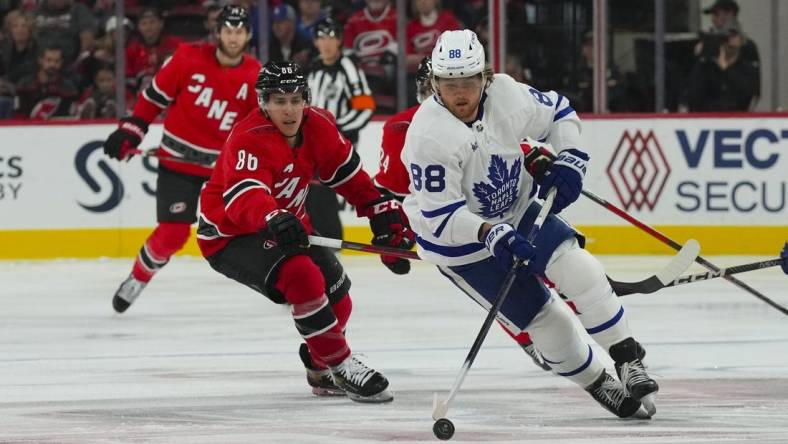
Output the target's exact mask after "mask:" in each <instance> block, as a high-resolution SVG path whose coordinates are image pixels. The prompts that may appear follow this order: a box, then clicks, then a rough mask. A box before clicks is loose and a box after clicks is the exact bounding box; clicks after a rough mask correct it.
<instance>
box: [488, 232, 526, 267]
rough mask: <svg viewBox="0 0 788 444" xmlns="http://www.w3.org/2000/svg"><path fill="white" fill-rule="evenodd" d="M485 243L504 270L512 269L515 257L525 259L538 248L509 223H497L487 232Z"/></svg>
mask: <svg viewBox="0 0 788 444" xmlns="http://www.w3.org/2000/svg"><path fill="white" fill-rule="evenodd" d="M484 245H486V246H487V249H488V250H490V253H492V255H493V257H495V260H496V261H498V264H499V265H500V266H501V267H503V269H504V270H506V271H509V270H511V269H512V265H513V264H514V261H515V259H517V260H521V261H525V260H529V259H531V258H532V257H534V255H535V254H536V248H535V247H534V246H533V245H531V243H530V242H528V240H527V239H526V238H525V237H523V235H521V234H520V233H518V232H517V230H515V229H514V227H513V226H511V225H509V224H503V223H501V224H496V225H493V226H492V228H490V231H488V232H487V236H486V237H485V238H484Z"/></svg>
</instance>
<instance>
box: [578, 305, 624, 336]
mask: <svg viewBox="0 0 788 444" xmlns="http://www.w3.org/2000/svg"><path fill="white" fill-rule="evenodd" d="M622 316H624V307H621V309H620V310H618V313H616V315H615V316H613V318H612V319H610V320H609V321H607V322H605V323H604V324H600V325H597V326H596V327H592V328H587V329H586V331H587V332H588V334H590V335H593V334H594V333H599V332H600V331H604V330H607V329H608V328H610V327H612V326H614V325H615V324H616V323H617V322H618V321H619V320H620V319H621V317H622Z"/></svg>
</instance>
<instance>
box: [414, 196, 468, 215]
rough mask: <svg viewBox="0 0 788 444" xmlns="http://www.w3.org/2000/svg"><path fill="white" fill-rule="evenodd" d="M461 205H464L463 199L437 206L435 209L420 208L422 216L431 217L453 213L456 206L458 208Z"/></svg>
mask: <svg viewBox="0 0 788 444" xmlns="http://www.w3.org/2000/svg"><path fill="white" fill-rule="evenodd" d="M463 205H465V199H463V200H461V201H459V202H454V203H452V204H449V205H446V206H445V207H441V208H438V209H437V210H430V211H425V210H421V214H422V215H423V216H424V217H429V218H433V217H435V216H440V215H441V214H446V213H453V212H454V211H455V210H456V209H457V208H460V207H461V206H463Z"/></svg>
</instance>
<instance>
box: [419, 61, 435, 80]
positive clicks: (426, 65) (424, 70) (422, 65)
mask: <svg viewBox="0 0 788 444" xmlns="http://www.w3.org/2000/svg"><path fill="white" fill-rule="evenodd" d="M431 74H432V57H430V56H424V58H423V59H421V62H419V68H418V69H417V70H416V83H424V82H429V81H430V75H431Z"/></svg>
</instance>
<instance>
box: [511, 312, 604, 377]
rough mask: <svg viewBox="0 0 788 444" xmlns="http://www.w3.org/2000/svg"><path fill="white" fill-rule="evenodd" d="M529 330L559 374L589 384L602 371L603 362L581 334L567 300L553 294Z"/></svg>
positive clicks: (544, 356)
mask: <svg viewBox="0 0 788 444" xmlns="http://www.w3.org/2000/svg"><path fill="white" fill-rule="evenodd" d="M527 331H528V334H530V335H531V340H533V342H534V345H536V348H537V349H538V350H539V352H540V353H541V354H542V357H543V358H544V360H545V362H547V363H548V364H549V365H550V367H551V368H552V369H553V370H554V371H555V372H556V373H558V374H559V375H561V376H565V377H566V378H568V379H570V380H571V381H572V382H574V383H576V384H578V385H579V386H581V387H583V388H586V387H588V386H589V385H591V384H592V383H593V382H594V381H595V380H596V379H597V378H598V377H599V375H601V374H602V371H603V370H604V366H603V365H602V362H601V361H600V360H599V358H598V357H597V356H595V355H594V353H593V351H592V350H591V346H589V345H588V344H586V343H585V342H584V341H583V339H582V338H581V337H580V330H579V329H578V328H577V326H576V324H575V323H574V321H573V320H572V312H571V311H570V310H569V307H567V306H566V304H564V303H562V302H556V300H555V298H553V297H551V298H550V299H549V300H548V301H547V302H546V303H545V304H544V306H543V307H542V310H540V311H539V313H538V314H537V315H536V317H535V318H534V319H533V320H532V321H531V323H530V324H528V328H527Z"/></svg>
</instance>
